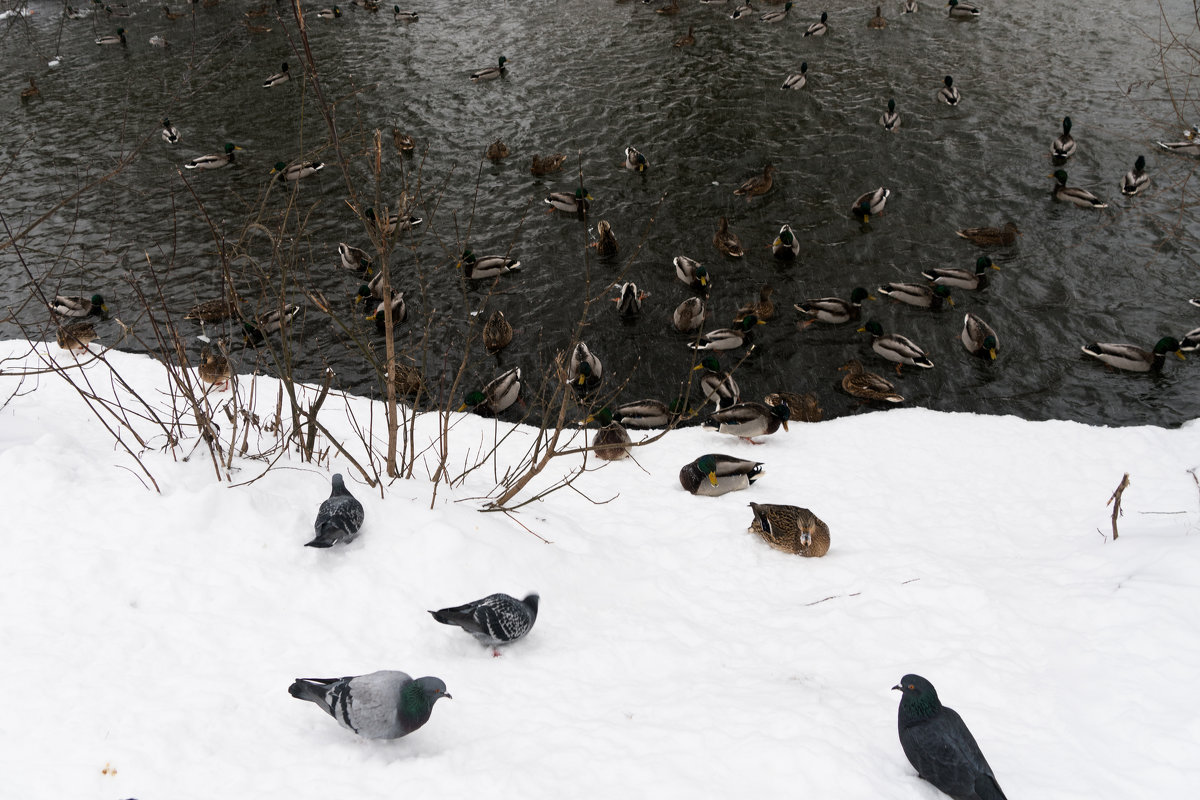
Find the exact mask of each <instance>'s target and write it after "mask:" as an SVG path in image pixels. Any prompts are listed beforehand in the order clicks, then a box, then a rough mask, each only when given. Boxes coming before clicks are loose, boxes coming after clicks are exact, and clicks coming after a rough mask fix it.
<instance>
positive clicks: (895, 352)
mask: <svg viewBox="0 0 1200 800" xmlns="http://www.w3.org/2000/svg"><path fill="white" fill-rule="evenodd" d="M858 330H859V332H863V331H865V332H867V333H869V334H871V349H872V350H874V351H875V352H876V353H878V354H879V355H881V356H883V357H884V358H886V359H887V360H888V361H894V362H896V374H897V375H899V374H900V368H901V367H902V366H905V365H908V366H912V367H921V368H923V369H931V368H932V367H933V362H932V361H930V360H929V356H927V355H925V351H924V350H922V349H921V348H920V347H919V346H918V345H917V343H916V342H914V341H913V340H912V339H909V338H908V337H907V336H901V335H900V334H898V333H889V334H887V335H884V333H883V326H882V325H880V324H879V323H878V322H876V321H875V320H873V319H872V320H868V321H867V324H866V325H864V326H862V327H861V328H859V329H858Z"/></svg>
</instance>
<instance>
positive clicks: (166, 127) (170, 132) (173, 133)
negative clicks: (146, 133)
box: [162, 117, 179, 144]
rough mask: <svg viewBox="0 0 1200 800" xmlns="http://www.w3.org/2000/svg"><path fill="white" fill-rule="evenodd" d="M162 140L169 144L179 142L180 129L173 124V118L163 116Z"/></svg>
mask: <svg viewBox="0 0 1200 800" xmlns="http://www.w3.org/2000/svg"><path fill="white" fill-rule="evenodd" d="M162 140H163V141H164V142H166V143H167V144H178V143H179V129H178V128H176V127H175V126H174V125H172V124H171V120H169V119H167V118H166V117H163V121H162Z"/></svg>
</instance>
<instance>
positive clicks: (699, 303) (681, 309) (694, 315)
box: [671, 297, 708, 333]
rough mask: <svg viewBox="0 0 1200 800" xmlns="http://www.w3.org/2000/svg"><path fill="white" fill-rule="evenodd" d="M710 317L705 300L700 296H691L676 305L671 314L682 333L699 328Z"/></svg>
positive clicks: (673, 321)
mask: <svg viewBox="0 0 1200 800" xmlns="http://www.w3.org/2000/svg"><path fill="white" fill-rule="evenodd" d="M707 318H708V310H707V308H705V305H704V300H703V299H701V298H699V297H689V298H688V299H687V300H684V301H683V302H682V303H680V304H679V305H678V306H676V307H675V311H674V313H672V314H671V322H672V323H673V324H674V325H675V330H677V331H679V332H680V333H692V332H693V331H696V330H699V329H700V326H701V325H703V324H704V321H705V320H706V319H707Z"/></svg>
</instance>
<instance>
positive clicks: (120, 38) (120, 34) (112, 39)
mask: <svg viewBox="0 0 1200 800" xmlns="http://www.w3.org/2000/svg"><path fill="white" fill-rule="evenodd" d="M96 44H119V45H121V46H122V47H126V46H127V45H128V44H129V43H128V42H127V41H126V40H125V29H124V28H117V33H116V35H115V36H101V37H100V38H98V39H97V40H96Z"/></svg>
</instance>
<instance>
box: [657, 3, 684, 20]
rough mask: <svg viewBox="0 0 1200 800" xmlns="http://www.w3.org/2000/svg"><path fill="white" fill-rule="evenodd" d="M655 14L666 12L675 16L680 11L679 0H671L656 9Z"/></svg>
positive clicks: (670, 15)
mask: <svg viewBox="0 0 1200 800" xmlns="http://www.w3.org/2000/svg"><path fill="white" fill-rule="evenodd" d="M654 13H655V14H664V15H666V16H669V17H673V16H675V15H676V14H678V13H679V0H671V1H670V2H669V3H667V4H666V5H665V6H661V7H659V8H656V9H654Z"/></svg>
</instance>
